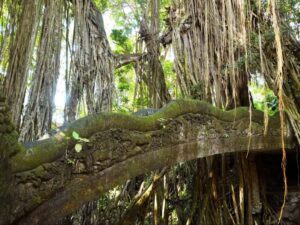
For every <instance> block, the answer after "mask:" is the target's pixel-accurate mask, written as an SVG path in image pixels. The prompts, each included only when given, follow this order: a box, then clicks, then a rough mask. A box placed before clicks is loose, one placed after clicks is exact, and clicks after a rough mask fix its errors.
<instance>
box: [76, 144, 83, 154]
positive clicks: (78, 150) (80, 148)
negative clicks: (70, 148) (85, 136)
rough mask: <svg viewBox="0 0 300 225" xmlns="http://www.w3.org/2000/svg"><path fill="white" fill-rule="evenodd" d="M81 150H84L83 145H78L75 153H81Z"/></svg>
mask: <svg viewBox="0 0 300 225" xmlns="http://www.w3.org/2000/svg"><path fill="white" fill-rule="evenodd" d="M81 150H82V145H81V144H76V145H75V151H76V152H77V153H79V152H81Z"/></svg>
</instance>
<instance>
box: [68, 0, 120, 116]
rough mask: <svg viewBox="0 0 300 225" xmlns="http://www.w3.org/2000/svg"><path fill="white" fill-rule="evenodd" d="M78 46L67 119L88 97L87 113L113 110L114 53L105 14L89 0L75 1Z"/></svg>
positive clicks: (76, 45) (75, 45)
mask: <svg viewBox="0 0 300 225" xmlns="http://www.w3.org/2000/svg"><path fill="white" fill-rule="evenodd" d="M73 5H74V14H75V21H74V27H75V30H74V32H75V33H74V40H73V48H74V49H75V52H74V54H73V55H72V60H71V77H70V82H71V87H70V93H68V95H67V105H66V111H67V116H68V121H74V120H75V119H76V115H77V113H78V104H79V102H80V101H81V100H83V99H84V98H85V100H86V106H87V109H88V113H89V114H90V113H96V112H109V111H111V109H112V93H113V66H114V65H113V64H114V63H113V61H114V58H113V54H112V52H111V49H110V46H109V43H108V40H107V37H106V33H105V30H104V24H103V18H102V14H101V13H100V12H99V10H98V9H97V7H96V6H95V4H94V3H93V2H92V1H90V0H88V1H83V0H74V2H73Z"/></svg>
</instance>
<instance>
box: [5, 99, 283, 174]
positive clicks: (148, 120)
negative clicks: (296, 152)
mask: <svg viewBox="0 0 300 225" xmlns="http://www.w3.org/2000/svg"><path fill="white" fill-rule="evenodd" d="M248 111H249V110H248V108H246V107H240V108H237V109H234V110H230V111H222V110H221V109H218V108H215V107H213V106H212V105H210V104H208V103H206V102H202V101H196V100H176V101H172V102H171V103H170V104H168V105H167V106H166V107H164V108H162V109H161V110H159V111H158V112H156V113H155V114H153V115H150V116H148V117H139V116H134V115H126V114H115V113H101V114H94V115H89V116H86V117H84V118H81V119H79V120H76V121H75V122H73V123H71V124H69V125H68V126H67V127H66V128H65V129H64V130H62V131H61V132H59V133H58V134H56V135H54V136H53V137H52V138H50V139H46V140H42V141H38V142H36V144H35V145H34V146H32V147H31V148H30V149H27V150H23V149H22V151H21V152H20V153H19V154H17V155H16V156H15V157H13V158H12V159H11V165H12V170H13V171H14V172H21V171H26V170H31V169H34V168H36V167H38V166H39V165H41V164H43V163H49V162H53V161H55V160H56V159H58V158H59V157H61V156H62V155H63V154H65V150H66V149H70V148H72V146H74V145H75V140H72V139H70V137H71V134H72V132H73V131H76V132H77V133H79V135H80V136H81V137H84V138H89V137H90V136H91V135H93V134H94V133H96V132H99V131H103V130H108V129H112V128H121V129H128V130H136V131H144V132H145V131H151V130H156V129H159V128H161V127H162V124H161V122H160V121H161V120H168V119H170V118H176V117H178V116H180V115H183V114H185V113H201V114H205V115H209V116H214V117H215V118H217V119H219V120H223V121H228V122H232V121H235V120H240V119H241V118H249V112H248ZM252 117H253V118H252V119H253V121H254V122H262V121H263V114H262V113H261V112H258V111H254V112H253V115H252ZM275 120H276V119H275ZM277 120H278V118H277ZM277 122H278V121H275V124H276V123H277Z"/></svg>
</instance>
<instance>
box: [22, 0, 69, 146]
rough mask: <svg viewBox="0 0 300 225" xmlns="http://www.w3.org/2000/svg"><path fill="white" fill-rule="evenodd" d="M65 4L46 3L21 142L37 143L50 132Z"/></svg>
mask: <svg viewBox="0 0 300 225" xmlns="http://www.w3.org/2000/svg"><path fill="white" fill-rule="evenodd" d="M63 2H64V1H63V0H47V1H45V13H44V18H43V26H42V32H41V36H40V43H39V47H38V53H37V54H38V56H37V64H36V68H35V72H34V74H33V78H32V80H33V81H32V86H31V90H30V95H29V100H28V104H27V106H26V111H25V116H24V119H23V124H22V129H21V135H20V139H21V140H23V141H24V140H25V141H29V140H30V141H33V140H37V139H39V138H41V137H42V136H43V135H44V134H45V133H47V132H49V130H50V129H51V123H52V111H53V109H54V107H55V105H54V97H55V92H56V84H57V79H58V76H59V69H60V52H61V39H62V20H63V7H61V6H62V5H63Z"/></svg>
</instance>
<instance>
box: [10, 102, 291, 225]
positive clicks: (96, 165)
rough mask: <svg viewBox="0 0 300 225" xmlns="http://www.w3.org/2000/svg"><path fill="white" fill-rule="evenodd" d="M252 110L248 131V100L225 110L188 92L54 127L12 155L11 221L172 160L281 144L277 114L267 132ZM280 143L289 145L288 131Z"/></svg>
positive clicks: (48, 214) (62, 211)
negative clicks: (141, 109) (149, 107)
mask: <svg viewBox="0 0 300 225" xmlns="http://www.w3.org/2000/svg"><path fill="white" fill-rule="evenodd" d="M252 118H253V121H252V130H251V134H252V136H251V139H249V136H248V134H249V133H250V131H249V112H248V109H247V108H238V109H236V110H232V111H228V112H224V111H222V110H220V109H217V108H215V107H213V106H211V105H209V104H207V103H205V102H200V101H194V100H179V101H174V102H172V103H170V104H169V105H168V106H166V107H165V108H163V109H161V110H160V111H158V112H157V113H155V114H153V115H151V116H147V117H137V116H132V115H124V114H98V115H92V116H88V117H86V118H83V119H80V120H78V121H76V122H74V123H73V124H71V125H69V126H68V128H67V129H66V130H64V134H65V136H63V135H62V134H57V135H56V136H55V137H53V138H51V139H49V140H47V141H43V142H40V143H38V144H36V146H34V147H33V148H32V153H31V154H27V155H26V153H24V152H22V153H19V154H18V155H17V156H15V157H14V158H13V159H12V161H11V162H12V165H13V169H14V171H20V172H17V173H15V178H16V179H15V180H16V181H15V188H14V193H13V194H14V196H15V199H14V202H13V205H14V208H15V210H14V213H15V214H14V215H13V216H12V217H13V218H15V219H14V221H12V222H14V223H15V224H28V223H30V224H45V225H47V224H53V223H54V222H56V221H57V220H58V219H59V218H63V217H65V216H66V215H68V214H70V213H72V212H73V211H75V210H76V209H78V208H79V207H80V206H81V205H82V204H84V203H86V202H89V201H91V200H93V199H95V198H97V197H99V196H100V195H101V194H102V193H104V192H106V191H107V190H109V189H111V188H112V187H114V186H116V185H119V184H122V183H124V182H125V181H126V180H128V179H130V178H133V177H135V176H138V175H140V174H144V173H147V172H149V171H152V170H155V169H159V168H162V167H165V166H171V165H174V164H176V163H178V162H184V161H188V160H192V159H196V158H202V157H208V156H212V155H215V154H225V153H232V152H245V151H248V150H250V152H251V153H255V152H262V151H277V150H278V149H280V148H281V141H280V140H281V139H280V129H279V126H278V125H279V122H278V117H273V118H270V122H269V131H268V134H267V135H266V136H264V125H263V113H261V112H258V111H254V112H253V117H252ZM73 130H76V132H78V133H79V134H80V136H81V137H85V138H89V140H90V142H89V143H87V144H86V145H84V146H83V150H82V152H80V153H76V152H75V151H74V150H72V145H71V144H73V145H74V144H75V143H74V142H73V141H71V140H68V139H67V138H66V137H67V136H69V135H70V134H71V133H72V131H73ZM249 140H250V142H249ZM67 142H69V143H67ZM71 142H72V143H71ZM47 143H48V145H49V146H47ZM49 143H54V144H53V146H51V144H49ZM286 145H287V148H293V137H292V136H291V135H289V134H288V132H287V136H286ZM46 147H47V148H46ZM43 148H46V149H44V150H43ZM66 148H67V149H68V150H67V153H68V154H67V155H65V153H66ZM51 151H53V152H54V153H51ZM40 152H41V153H40ZM45 152H46V153H47V154H44V153H45ZM43 154H44V158H43ZM49 155H50V156H51V157H49ZM35 160H39V164H37V163H35ZM69 160H71V161H72V163H71V164H68V161H69ZM16 162H18V163H24V165H25V166H23V165H17V163H16ZM29 162H33V164H31V163H29ZM29 169H30V170H29ZM28 190H30V191H28ZM24 215H26V216H24ZM16 221H17V222H16Z"/></svg>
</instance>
